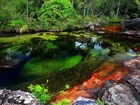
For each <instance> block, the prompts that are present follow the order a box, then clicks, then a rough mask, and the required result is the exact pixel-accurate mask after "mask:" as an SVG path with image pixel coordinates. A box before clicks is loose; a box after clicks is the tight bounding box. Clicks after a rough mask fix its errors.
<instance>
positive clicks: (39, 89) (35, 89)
mask: <svg viewBox="0 0 140 105" xmlns="http://www.w3.org/2000/svg"><path fill="white" fill-rule="evenodd" d="M28 89H29V90H30V91H31V92H32V94H33V95H34V96H35V97H36V98H37V99H38V100H39V101H40V102H42V103H43V104H45V103H46V101H47V100H50V98H51V96H50V94H49V92H48V88H47V87H46V88H45V86H43V85H42V86H41V85H38V84H36V85H32V84H31V85H30V86H28Z"/></svg>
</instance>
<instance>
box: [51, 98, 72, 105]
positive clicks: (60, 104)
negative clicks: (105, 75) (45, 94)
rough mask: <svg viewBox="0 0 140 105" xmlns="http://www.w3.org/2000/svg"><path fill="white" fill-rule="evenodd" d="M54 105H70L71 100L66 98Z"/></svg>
mask: <svg viewBox="0 0 140 105" xmlns="http://www.w3.org/2000/svg"><path fill="white" fill-rule="evenodd" d="M52 105H70V100H69V99H67V98H65V99H62V100H60V101H57V102H56V103H55V104H52Z"/></svg>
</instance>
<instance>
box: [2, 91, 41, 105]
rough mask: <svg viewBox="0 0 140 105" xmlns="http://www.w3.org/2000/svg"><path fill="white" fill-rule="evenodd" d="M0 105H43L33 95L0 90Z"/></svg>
mask: <svg viewBox="0 0 140 105" xmlns="http://www.w3.org/2000/svg"><path fill="white" fill-rule="evenodd" d="M0 105H43V104H42V103H41V102H39V101H38V100H37V99H36V98H35V96H34V95H32V94H31V93H29V92H24V91H21V90H17V91H11V90H6V89H4V90H0Z"/></svg>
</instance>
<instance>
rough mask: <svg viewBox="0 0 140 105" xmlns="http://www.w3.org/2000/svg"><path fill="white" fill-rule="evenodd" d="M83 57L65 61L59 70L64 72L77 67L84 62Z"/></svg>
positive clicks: (77, 56) (78, 56)
mask: <svg viewBox="0 0 140 105" xmlns="http://www.w3.org/2000/svg"><path fill="white" fill-rule="evenodd" d="M82 58H83V57H82V56H80V55H76V56H73V57H70V58H68V59H66V60H65V63H64V64H63V66H62V67H61V68H60V69H59V70H64V69H68V68H72V67H73V66H76V65H77V64H78V63H79V62H81V60H82Z"/></svg>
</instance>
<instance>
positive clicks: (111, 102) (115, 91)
mask: <svg viewBox="0 0 140 105" xmlns="http://www.w3.org/2000/svg"><path fill="white" fill-rule="evenodd" d="M102 101H103V102H104V103H105V104H106V105H139V101H138V100H137V99H136V98H135V97H134V95H133V91H132V90H131V88H130V87H129V86H127V85H124V84H115V85H114V86H112V87H110V88H109V89H108V90H106V91H105V93H104V95H103V96H102Z"/></svg>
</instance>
